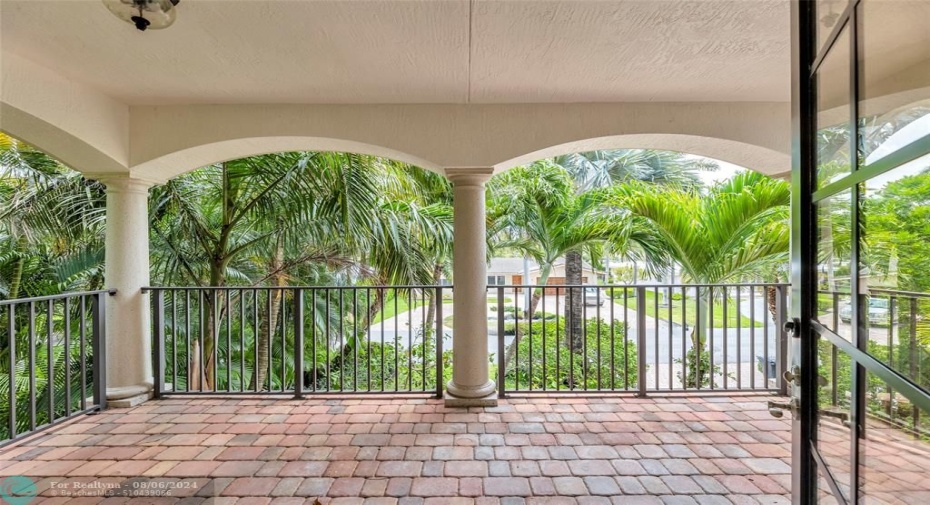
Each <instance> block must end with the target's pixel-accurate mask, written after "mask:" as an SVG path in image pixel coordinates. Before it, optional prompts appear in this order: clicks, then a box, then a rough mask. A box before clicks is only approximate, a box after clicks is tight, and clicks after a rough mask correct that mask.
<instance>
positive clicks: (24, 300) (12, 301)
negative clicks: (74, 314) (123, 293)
mask: <svg viewBox="0 0 930 505" xmlns="http://www.w3.org/2000/svg"><path fill="white" fill-rule="evenodd" d="M104 293H106V294H108V295H110V296H114V295H116V290H115V289H98V290H95V291H75V292H69V293H60V294H57V295H45V296H33V297H32V298H10V299H8V300H0V307H2V306H4V305H14V304H22V303H30V302H47V301H49V300H64V299H65V298H75V297H78V296H87V295H97V294H104Z"/></svg>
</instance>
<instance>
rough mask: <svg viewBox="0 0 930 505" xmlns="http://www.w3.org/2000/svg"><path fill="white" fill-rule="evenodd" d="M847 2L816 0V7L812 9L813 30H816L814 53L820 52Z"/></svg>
mask: <svg viewBox="0 0 930 505" xmlns="http://www.w3.org/2000/svg"><path fill="white" fill-rule="evenodd" d="M847 3H849V2H848V1H847V0H817V7H816V9H815V11H814V12H815V15H816V17H817V24H816V26H815V27H814V31H816V32H817V47H816V48H815V49H814V50H815V51H816V54H819V53H820V50H821V49H822V48H823V45H824V43H825V42H826V41H827V37H829V36H830V33H832V32H833V28H834V27H836V24H837V23H838V22H839V20H840V15H842V14H843V11H844V10H845V9H846V4H847ZM816 54H815V56H816Z"/></svg>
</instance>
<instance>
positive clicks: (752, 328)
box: [749, 286, 768, 389]
mask: <svg viewBox="0 0 930 505" xmlns="http://www.w3.org/2000/svg"><path fill="white" fill-rule="evenodd" d="M762 289H765V288H762ZM762 315H763V317H762V324H763V325H765V324H766V322H765V312H763V313H762ZM749 319H750V321H749V360H750V368H749V372H750V373H749V389H756V373H755V372H754V371H753V369H752V361H753V360H755V359H756V357H755V356H756V287H755V286H751V287H750V288H749ZM765 366H768V364H766V365H765ZM763 368H764V367H763ZM762 373H768V372H765V371H763V372H762Z"/></svg>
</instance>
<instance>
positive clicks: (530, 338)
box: [513, 291, 545, 391]
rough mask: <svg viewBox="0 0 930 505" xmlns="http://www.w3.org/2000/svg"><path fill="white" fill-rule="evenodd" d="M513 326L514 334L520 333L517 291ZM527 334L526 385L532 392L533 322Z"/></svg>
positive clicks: (527, 328) (514, 302) (529, 325)
mask: <svg viewBox="0 0 930 505" xmlns="http://www.w3.org/2000/svg"><path fill="white" fill-rule="evenodd" d="M513 324H514V333H515V334H516V332H517V331H518V330H517V327H518V326H520V297H518V296H517V293H516V291H514V294H513ZM526 333H527V341H526V344H527V353H526V354H527V356H526V361H527V369H528V372H527V380H526V385H527V389H529V390H530V391H532V390H533V324H532V322H530V323H529V324H527V327H526ZM514 338H516V337H514ZM543 347H545V343H544V344H543Z"/></svg>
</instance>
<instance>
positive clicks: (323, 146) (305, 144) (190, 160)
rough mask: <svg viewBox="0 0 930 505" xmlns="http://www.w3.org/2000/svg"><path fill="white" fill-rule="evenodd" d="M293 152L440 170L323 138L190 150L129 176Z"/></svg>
mask: <svg viewBox="0 0 930 505" xmlns="http://www.w3.org/2000/svg"><path fill="white" fill-rule="evenodd" d="M294 151H314V152H341V153H355V154H363V155H369V156H376V157H380V158H386V159H392V160H396V161H399V162H404V163H408V164H410V165H413V166H417V167H421V168H424V169H427V170H432V171H440V168H441V167H439V166H438V165H436V164H435V163H433V162H430V161H428V160H425V159H422V158H419V157H417V156H414V155H410V154H407V153H404V152H401V151H397V150H394V149H391V148H388V147H382V146H377V145H373V144H367V143H363V142H357V141H352V140H344V139H338V138H324V137H302V136H276V137H254V138H240V139H232V140H224V141H220V142H212V143H209V144H203V145H198V146H194V147H189V148H186V149H182V150H179V151H175V152H172V153H169V154H165V155H161V156H159V157H157V158H155V159H151V160H148V161H145V162H143V163H140V164H136V165H133V166H132V167H131V173H132V175H133V177H139V178H143V179H148V180H153V181H167V180H169V179H171V178H173V177H176V176H178V175H181V174H184V173H186V172H188V171H191V170H194V169H196V168H198V167H204V166H207V165H212V164H215V163H220V162H223V161H228V160H236V159H241V158H247V157H250V156H258V155H262V154H269V153H280V152H294Z"/></svg>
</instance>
